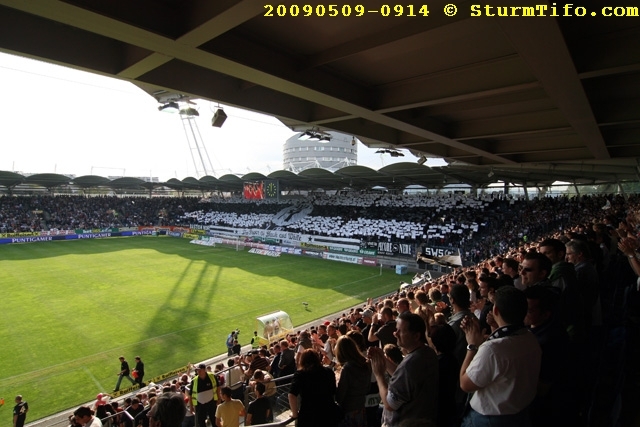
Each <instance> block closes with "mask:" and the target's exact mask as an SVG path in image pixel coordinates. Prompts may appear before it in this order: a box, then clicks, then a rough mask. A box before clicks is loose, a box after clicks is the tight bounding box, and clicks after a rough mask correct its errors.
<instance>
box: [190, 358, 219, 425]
mask: <svg viewBox="0 0 640 427" xmlns="http://www.w3.org/2000/svg"><path fill="white" fill-rule="evenodd" d="M188 390H189V395H190V396H191V399H189V409H190V411H191V412H194V409H195V414H196V425H197V427H206V421H207V417H209V420H210V421H211V424H212V425H213V424H214V423H215V421H216V406H217V405H218V401H220V389H219V388H218V382H217V379H216V377H215V375H213V374H212V373H211V372H207V365H205V364H204V363H200V364H199V365H198V368H197V375H196V376H194V377H193V379H192V380H191V388H189V389H188Z"/></svg>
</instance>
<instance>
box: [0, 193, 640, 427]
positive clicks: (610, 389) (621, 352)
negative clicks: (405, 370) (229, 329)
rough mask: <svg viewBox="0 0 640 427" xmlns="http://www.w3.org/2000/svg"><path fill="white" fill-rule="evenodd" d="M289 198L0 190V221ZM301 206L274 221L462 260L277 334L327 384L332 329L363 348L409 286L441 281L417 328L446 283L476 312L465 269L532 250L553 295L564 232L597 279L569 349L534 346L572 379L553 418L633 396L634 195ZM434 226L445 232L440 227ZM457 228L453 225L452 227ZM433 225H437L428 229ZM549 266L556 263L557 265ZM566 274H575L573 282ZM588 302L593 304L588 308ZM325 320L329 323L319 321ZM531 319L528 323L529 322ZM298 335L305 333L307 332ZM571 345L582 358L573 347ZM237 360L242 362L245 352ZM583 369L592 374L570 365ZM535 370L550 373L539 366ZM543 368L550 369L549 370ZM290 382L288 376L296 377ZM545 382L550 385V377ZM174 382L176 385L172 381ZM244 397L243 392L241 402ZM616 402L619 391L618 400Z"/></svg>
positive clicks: (485, 267)
mask: <svg viewBox="0 0 640 427" xmlns="http://www.w3.org/2000/svg"><path fill="white" fill-rule="evenodd" d="M305 203H308V202H305ZM299 204H300V203H299V202H297V201H290V202H288V201H281V202H279V203H258V204H256V203H246V202H243V201H240V200H238V199H231V200H223V199H214V200H210V201H202V200H200V199H195V198H175V199H173V198H172V199H165V198H163V199H149V198H138V197H136V198H117V197H80V196H63V197H52V196H36V197H24V196H20V197H0V232H2V233H12V232H21V231H37V230H47V229H51V228H58V229H63V228H65V227H110V226H115V225H154V224H182V225H186V224H196V223H197V224H200V225H225V226H233V227H269V226H271V225H272V222H271V219H272V218H273V217H274V216H276V215H277V214H278V213H279V212H280V211H282V210H283V209H286V208H289V207H291V206H297V205H299ZM311 206H312V208H313V209H312V210H311V211H309V212H307V213H306V214H305V215H302V216H301V217H299V218H296V220H295V221H293V222H291V223H289V224H288V225H286V226H284V227H282V228H284V229H286V230H296V231H297V230H304V231H305V232H308V233H314V234H322V235H326V236H332V235H340V234H342V235H348V236H355V237H358V238H361V239H363V240H366V239H370V238H376V239H389V240H395V241H398V242H408V243H412V244H415V245H420V244H424V243H425V242H429V241H432V240H434V239H436V240H438V242H439V243H442V244H449V245H460V248H461V249H462V250H463V253H464V254H465V258H466V260H467V263H466V266H465V267H463V268H459V269H455V270H452V271H451V272H450V273H449V274H445V275H442V276H441V277H438V278H436V279H433V280H426V281H423V282H421V283H420V284H419V285H416V286H406V287H403V288H402V289H401V290H398V291H397V292H395V293H394V294H392V295H389V296H387V297H386V298H384V299H383V298H378V299H375V300H374V299H371V298H370V299H369V300H368V301H367V303H365V304H363V305H361V306H358V307H354V308H352V309H351V310H349V311H348V312H345V313H342V314H338V315H335V316H333V317H330V318H328V319H324V320H323V321H322V322H320V323H319V324H315V325H311V326H308V327H304V328H303V329H300V330H298V331H297V332H296V334H292V335H290V336H287V338H286V339H287V340H288V343H289V345H290V347H291V348H294V349H296V348H297V349H302V348H313V349H315V350H316V351H317V352H318V354H320V355H321V356H322V357H323V363H324V364H325V365H327V366H331V367H332V368H333V369H334V370H335V372H336V374H337V381H338V382H337V384H340V382H339V375H340V372H341V370H342V369H343V368H344V367H341V366H340V362H339V360H340V358H339V356H338V357H336V353H335V345H336V342H337V339H338V338H339V337H340V336H342V335H346V336H349V337H350V338H351V339H353V340H354V341H355V342H356V343H357V344H358V346H359V347H360V349H361V351H362V352H364V351H365V349H366V346H367V345H368V344H367V341H368V340H366V339H364V337H363V335H365V336H366V335H368V334H369V330H370V329H371V328H377V326H376V325H377V323H378V322H379V319H380V316H379V313H381V312H382V310H383V309H384V307H390V308H391V309H392V310H396V312H395V315H397V310H399V307H400V304H399V301H400V300H401V299H404V298H407V297H408V298H410V299H411V300H413V297H414V295H415V294H419V293H421V292H423V293H425V294H427V295H431V296H433V298H436V297H435V296H436V295H437V293H434V292H433V290H434V289H437V290H438V291H440V295H438V296H437V298H438V299H437V301H435V300H434V301H429V303H427V304H426V305H424V306H420V307H419V308H418V309H416V310H417V311H416V312H418V313H421V314H423V315H424V319H425V320H426V321H427V326H428V327H429V329H428V331H432V330H435V329H433V328H437V327H438V325H442V324H445V323H446V322H447V320H448V319H447V317H446V316H447V315H448V314H449V313H450V310H451V309H452V308H453V315H455V312H456V309H455V306H454V305H453V302H452V301H450V299H451V298H452V297H453V298H456V299H459V295H458V296H455V295H454V296H452V294H451V293H449V292H448V289H450V288H452V287H454V286H455V285H456V284H463V285H465V286H467V287H468V291H469V293H470V300H471V301H473V302H472V305H471V307H470V309H471V311H472V312H475V313H477V314H478V315H480V314H481V313H482V312H483V308H484V307H485V306H488V305H490V304H492V302H493V301H492V292H489V293H487V292H484V293H483V291H482V289H483V288H482V286H480V288H479V289H477V288H475V287H474V285H473V284H472V282H475V281H474V280H473V279H472V277H477V278H479V279H480V282H483V281H485V282H486V281H487V280H489V279H491V278H493V279H491V280H497V281H498V282H496V283H497V285H495V286H496V287H500V286H510V285H512V283H513V281H512V278H511V277H507V275H506V274H505V269H506V267H503V261H504V259H505V258H507V259H513V260H515V261H517V262H518V263H519V264H520V268H521V271H520V273H521V274H522V273H526V274H527V275H529V274H530V273H529V272H530V270H531V268H530V267H525V268H524V269H522V267H523V264H526V265H527V266H530V265H531V264H530V261H531V260H532V259H536V258H535V257H536V256H547V257H549V260H550V261H551V263H552V264H554V265H556V264H558V263H560V264H561V265H560V264H558V265H560V266H559V267H558V269H555V268H556V267H554V268H551V269H550V270H551V271H546V273H547V274H546V276H549V279H547V278H546V276H544V277H543V276H540V277H539V281H537V282H536V283H530V282H528V283H525V281H523V283H524V284H525V285H526V286H529V287H535V286H531V285H540V284H542V285H544V287H545V288H548V289H549V290H551V291H553V292H555V294H556V295H559V298H560V301H562V295H563V292H564V291H563V290H562V289H561V286H559V285H556V283H557V280H559V279H558V277H559V276H558V274H563V275H566V274H569V276H565V278H566V277H574V278H575V277H580V275H578V276H575V272H576V271H578V272H579V271H580V268H581V265H582V264H581V262H577V261H576V264H575V266H574V265H573V264H569V263H563V261H564V253H567V254H569V253H570V252H571V250H570V249H571V248H574V249H575V248H576V247H577V246H575V244H573V245H571V244H570V245H568V246H567V247H566V249H564V243H567V242H569V241H570V240H573V241H583V242H585V245H586V246H587V247H588V248H589V251H591V252H590V257H588V258H587V259H586V260H585V262H587V263H590V264H592V265H593V267H594V269H595V270H594V271H596V272H597V278H595V279H597V281H598V282H597V283H598V285H597V288H596V290H595V293H596V298H590V299H589V301H590V302H589V306H588V307H584V310H583V312H584V313H585V317H588V318H589V322H588V323H587V324H584V325H583V327H584V329H583V330H582V333H581V334H579V335H570V340H569V341H568V342H567V345H568V346H569V353H568V354H569V355H572V357H573V359H572V360H570V361H567V360H564V359H562V358H561V355H560V353H558V352H557V350H558V347H552V349H551V350H549V348H550V347H549V344H546V345H545V346H543V360H545V359H544V357H552V359H551V362H549V360H547V361H546V362H544V363H546V364H547V365H544V366H546V368H547V369H548V368H549V365H548V364H549V363H550V364H551V365H556V367H564V368H565V369H567V371H568V372H570V373H571V374H572V375H574V377H573V378H574V379H576V378H578V379H579V380H576V381H574V382H573V383H571V384H573V385H574V386H576V387H574V388H569V389H567V388H566V384H567V383H566V382H564V383H563V384H565V388H563V389H561V391H562V392H563V394H564V395H565V396H566V395H567V393H569V394H570V395H571V396H573V399H568V400H566V399H565V400H562V402H563V404H564V406H563V408H561V411H562V413H563V417H559V418H558V419H559V420H561V419H562V420H564V422H565V424H564V425H576V426H596V425H614V424H615V422H617V421H619V420H620V419H621V417H623V416H624V414H625V412H624V411H625V408H626V410H627V411H628V406H626V405H628V404H629V401H631V400H632V399H634V398H635V397H637V394H638V390H637V387H636V386H635V385H634V384H635V383H634V381H636V380H637V378H639V372H638V369H637V364H636V363H634V359H633V357H635V356H634V355H637V354H638V350H639V345H638V342H637V339H636V338H634V337H637V336H640V335H639V334H638V326H639V323H638V320H637V319H638V318H640V317H639V316H638V315H639V314H640V310H639V309H638V308H639V305H638V301H639V300H640V298H639V296H638V295H639V289H638V286H637V284H636V281H637V278H638V276H639V275H640V261H638V258H639V255H638V253H637V252H636V250H638V249H639V247H638V240H637V237H638V236H637V233H638V230H639V228H638V227H640V213H639V212H640V199H639V198H638V197H637V196H635V195H634V196H628V197H626V198H625V197H622V196H620V195H617V196H614V195H608V196H604V195H594V196H582V197H573V198H570V197H557V198H540V199H534V200H531V201H527V200H522V199H516V198H510V197H503V196H501V195H494V196H490V197H487V196H483V197H479V198H473V197H468V196H467V197H462V196H443V197H438V198H435V199H434V200H428V198H426V197H424V196H390V195H380V194H363V195H362V197H361V198H360V197H359V196H356V195H344V196H332V197H319V198H315V199H314V200H312V201H311ZM434 225H437V227H438V228H437V230H438V231H437V232H436V233H432V232H431V230H434V228H433V226H434ZM445 230H448V231H450V232H449V233H445V232H444V231H445ZM457 230H463V233H459V232H457ZM470 231H473V232H470ZM435 234H437V235H438V236H437V237H434V235H435ZM543 239H555V241H558V242H560V245H561V246H560V248H561V249H559V251H562V255H560V257H559V258H558V256H557V253H556V258H555V259H553V257H554V255H553V254H548V252H546V251H542V250H541V249H540V247H539V244H540V242H541V241H543ZM545 242H548V240H545ZM536 254H537V255H536ZM538 260H539V258H538ZM551 263H550V264H551ZM560 268H562V273H559V269H560ZM540 271H542V269H540ZM471 273H473V274H471ZM516 275H517V273H516ZM487 278H489V279H487ZM591 279H594V278H593V277H591ZM571 280H575V279H571ZM581 280H584V279H581ZM575 283H576V284H578V285H579V284H580V283H582V282H575ZM562 286H565V285H562ZM566 286H568V285H566ZM471 294H473V295H471ZM575 295H578V300H572V301H570V302H569V304H573V305H576V304H583V305H584V304H586V303H585V301H586V298H583V297H585V296H586V295H585V294H584V290H583V289H582V288H580V287H579V286H578V288H577V293H576V294H575ZM423 298H424V295H421V296H420V298H417V299H418V300H420V299H423ZM554 307H555V308H553V310H554V313H555V310H558V311H557V316H558V319H560V321H561V322H562V321H563V319H565V318H564V317H563V316H564V315H565V314H566V312H565V311H563V310H567V307H568V306H566V305H564V303H562V302H560V303H559V305H557V306H554ZM485 313H486V311H485ZM594 313H600V314H598V315H597V316H596V315H595V314H594ZM565 320H566V319H565ZM486 322H487V324H488V326H489V327H491V328H492V329H495V328H496V326H497V325H496V324H495V323H494V322H493V321H492V320H491V318H490V317H489V318H487V319H486ZM372 324H373V326H372ZM327 325H329V326H330V328H328V329H329V331H327V328H326V326H327ZM534 326H535V325H533V326H532V328H533V329H534V330H535V328H534ZM304 332H306V333H308V334H304ZM573 332H575V331H573ZM428 334H429V332H428ZM307 336H309V337H311V339H310V340H307V338H306V337H307ZM621 336H622V337H623V338H620V337H621ZM624 337H626V338H624ZM274 344H275V343H272V345H271V346H270V347H268V348H265V349H264V350H265V351H266V352H267V355H268V357H269V358H270V361H272V359H273V358H276V357H279V353H278V352H277V351H276V349H275V345H274ZM554 345H559V344H554ZM554 350H556V351H555V352H554ZM296 351H297V350H296ZM545 352H546V353H545ZM580 355H582V357H578V356H580ZM243 356H247V355H246V354H245V355H243ZM553 358H555V359H553ZM244 363H246V364H247V365H249V364H250V362H249V360H248V359H246V360H244ZM586 370H588V371H589V372H591V375H588V376H585V375H582V376H581V375H580V374H581V373H583V372H584V371H586ZM550 372H552V375H560V374H559V373H558V370H557V369H556V370H551V371H550ZM544 373H545V374H549V372H548V371H544ZM541 375H542V374H541ZM541 378H542V377H541ZM545 379H546V380H549V378H548V377H547V378H545ZM551 379H552V380H555V379H556V378H551ZM273 381H275V382H277V383H279V384H280V382H282V383H283V384H282V385H281V386H280V385H279V387H278V389H279V391H278V394H277V395H276V396H275V397H273V398H272V399H271V403H272V406H273V407H274V408H275V407H280V411H282V410H285V409H286V399H285V398H284V397H283V396H285V395H286V393H287V390H288V388H287V387H289V385H288V383H289V382H290V381H291V378H290V377H288V378H285V380H284V381H282V380H280V379H279V378H278V376H277V374H274V379H273ZM293 381H294V383H295V377H294V380H293ZM551 383H554V384H557V382H554V381H551ZM174 384H176V385H177V387H178V388H179V386H180V384H179V383H178V382H174ZM185 387H188V384H186V385H185ZM372 390H373V389H372ZM372 390H369V393H368V394H367V400H366V401H364V400H362V399H360V398H358V405H356V409H354V406H353V402H351V401H349V402H351V403H349V408H350V411H348V413H347V414H348V416H353V417H358V416H360V415H362V416H365V414H369V415H371V413H370V412H371V411H367V409H366V408H367V407H368V406H367V405H369V404H370V403H371V402H373V403H372V404H371V406H369V407H374V408H376V407H377V402H378V400H376V397H375V392H372ZM555 391H556V390H554V392H555ZM251 397H252V395H251V394H250V393H249V392H247V393H246V395H245V404H246V405H248V403H249V402H250V400H251ZM378 399H379V397H378ZM617 402H622V405H620V404H619V403H617ZM534 404H536V405H543V406H541V407H543V408H547V409H549V408H552V409H553V408H555V407H554V406H553V401H551V403H550V401H549V400H548V399H547V400H545V396H540V395H539V396H538V397H537V398H536V400H535V401H534ZM544 405H547V406H544ZM548 405H551V406H548ZM556 409H557V408H556ZM553 410H555V409H553ZM373 412H375V411H373ZM349 414H350V415H349ZM358 414H360V415H358ZM374 418H375V417H374ZM458 420H459V419H458ZM567 423H568V424H567ZM542 424H549V420H548V419H545V420H540V419H539V418H534V425H542ZM368 425H375V424H368Z"/></svg>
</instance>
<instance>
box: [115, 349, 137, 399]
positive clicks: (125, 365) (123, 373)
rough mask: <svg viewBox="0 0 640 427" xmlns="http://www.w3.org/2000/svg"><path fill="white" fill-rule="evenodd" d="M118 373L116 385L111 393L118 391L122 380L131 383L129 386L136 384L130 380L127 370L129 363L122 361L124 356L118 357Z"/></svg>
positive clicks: (128, 370)
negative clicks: (124, 379)
mask: <svg viewBox="0 0 640 427" xmlns="http://www.w3.org/2000/svg"><path fill="white" fill-rule="evenodd" d="M119 359H120V372H118V382H117V383H116V388H114V389H113V391H118V390H120V383H121V382H122V378H123V377H124V378H126V379H128V380H129V381H131V384H132V385H134V384H135V383H136V382H135V381H134V380H133V378H131V375H130V373H131V370H130V369H129V362H127V361H126V360H125V359H124V356H120V357H119Z"/></svg>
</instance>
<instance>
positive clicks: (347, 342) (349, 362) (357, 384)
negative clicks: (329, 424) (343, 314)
mask: <svg viewBox="0 0 640 427" xmlns="http://www.w3.org/2000/svg"><path fill="white" fill-rule="evenodd" d="M336 359H337V360H338V363H339V364H340V366H341V370H340V379H339V381H338V390H337V392H336V402H338V405H339V406H340V408H342V410H343V411H344V418H343V419H342V422H341V423H340V424H339V426H340V427H366V425H367V417H366V412H365V403H366V397H367V392H368V391H369V386H370V383H371V368H370V366H369V365H368V364H367V359H366V358H365V356H364V355H363V354H362V353H361V352H360V350H359V349H358V346H357V345H356V343H355V341H354V340H352V339H351V338H349V337H347V336H343V337H340V338H338V342H337V343H336Z"/></svg>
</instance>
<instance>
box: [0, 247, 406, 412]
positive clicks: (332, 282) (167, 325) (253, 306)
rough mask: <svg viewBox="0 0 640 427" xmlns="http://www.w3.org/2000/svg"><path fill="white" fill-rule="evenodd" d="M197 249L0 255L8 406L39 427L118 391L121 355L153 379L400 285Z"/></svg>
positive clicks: (324, 265) (323, 265)
mask: <svg viewBox="0 0 640 427" xmlns="http://www.w3.org/2000/svg"><path fill="white" fill-rule="evenodd" d="M194 248H195V247H194V245H191V244H189V243H188V241H186V240H181V239H172V238H151V237H150V238H144V237H141V238H119V239H102V240H99V239H96V240H82V241H65V242H57V241H56V242H42V243H34V244H27V245H3V246H0V271H2V275H0V289H2V290H3V291H4V292H3V293H4V295H3V298H2V299H0V321H1V322H2V323H3V324H4V325H7V326H5V328H2V329H0V342H2V343H3V345H2V347H1V348H0V360H2V361H3V363H2V364H0V378H3V379H2V380H0V395H11V394H14V395H15V394H18V393H21V394H23V395H25V398H27V399H28V400H29V403H30V406H31V409H30V417H29V418H30V419H31V420H34V419H37V418H40V417H43V416H45V415H48V414H50V413H52V412H54V411H59V410H63V409H66V408H70V407H73V406H75V405H77V404H79V403H81V402H86V401H87V400H90V399H91V398H92V397H93V396H95V394H96V393H98V392H101V391H109V390H110V389H111V387H113V384H115V380H116V376H115V374H116V372H117V370H118V367H119V365H118V361H117V357H118V356H119V355H120V354H124V355H125V356H126V357H127V358H128V359H129V361H130V362H132V360H133V356H135V355H138V354H139V355H141V356H142V358H143V360H144V361H145V363H146V365H147V371H148V372H147V377H152V376H154V375H157V374H160V373H162V372H166V371H169V370H171V369H174V368H175V367H177V366H182V365H184V364H185V363H186V362H195V361H197V360H201V359H204V358H207V357H210V356H211V355H214V354H219V353H222V352H223V351H224V350H225V345H224V342H225V339H226V335H227V334H228V333H229V332H230V331H231V330H232V329H235V328H236V327H239V328H241V331H242V332H241V335H240V338H241V342H242V343H243V344H246V343H247V342H248V341H249V339H250V336H251V335H252V333H251V331H253V324H254V319H255V317H256V316H259V315H262V314H265V313H267V312H270V311H274V310H277V309H282V310H285V311H287V312H288V313H289V314H290V315H291V317H292V319H293V321H294V324H303V323H306V322H309V321H312V320H314V319H319V318H322V317H323V316H325V315H326V314H328V313H333V312H337V311H340V310H342V309H344V308H346V307H349V306H352V305H354V304H357V303H359V302H362V301H363V300H365V299H366V297H368V296H375V295H380V294H383V293H386V292H389V291H391V290H393V289H395V288H396V287H397V283H398V277H397V276H395V275H394V274H393V272H392V271H389V270H384V271H383V275H382V276H380V274H379V271H378V270H374V269H371V268H370V267H363V266H356V265H349V264H342V263H337V262H328V261H325V260H321V259H313V258H303V257H295V256H290V255H283V256H282V257H279V258H272V257H264V256H259V255H255V254H249V253H248V252H247V251H236V250H235V248H224V247H216V248H207V250H202V248H197V250H194ZM374 271H375V274H372V272H374ZM394 283H395V285H394ZM302 301H305V302H309V310H304V307H303V306H302V304H301V302H302Z"/></svg>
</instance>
